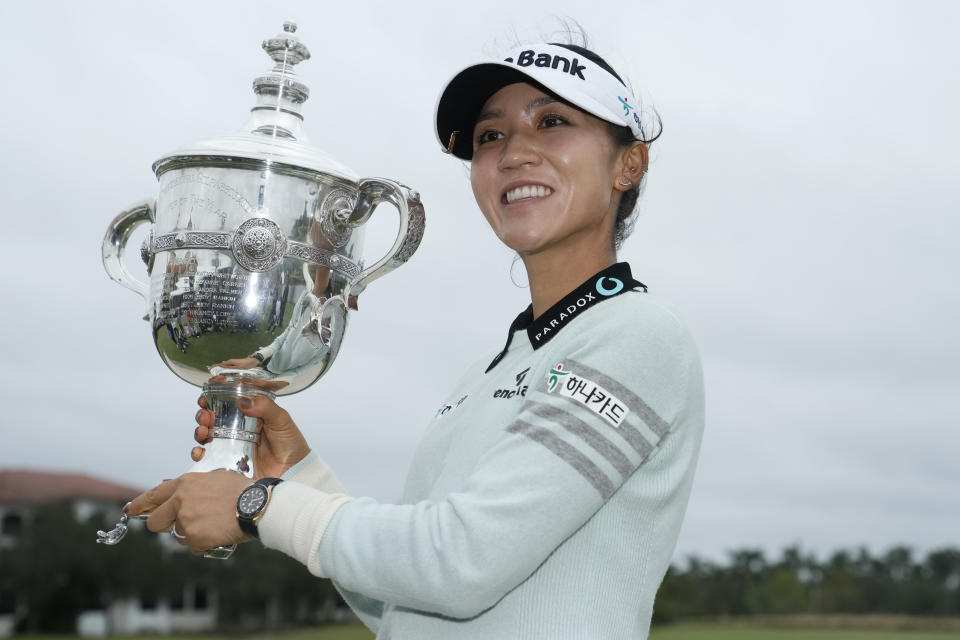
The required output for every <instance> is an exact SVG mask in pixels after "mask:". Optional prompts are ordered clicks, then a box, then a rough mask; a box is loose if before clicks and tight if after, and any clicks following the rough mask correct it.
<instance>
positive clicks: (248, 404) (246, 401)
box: [237, 397, 253, 409]
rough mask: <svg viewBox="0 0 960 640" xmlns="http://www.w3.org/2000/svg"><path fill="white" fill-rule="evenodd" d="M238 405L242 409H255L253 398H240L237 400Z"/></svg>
mask: <svg viewBox="0 0 960 640" xmlns="http://www.w3.org/2000/svg"><path fill="white" fill-rule="evenodd" d="M237 406H238V407H240V408H241V409H253V398H245V397H244V398H240V399H238V400H237Z"/></svg>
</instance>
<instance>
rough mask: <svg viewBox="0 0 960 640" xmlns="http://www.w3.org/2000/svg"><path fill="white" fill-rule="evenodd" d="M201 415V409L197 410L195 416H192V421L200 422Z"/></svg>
mask: <svg viewBox="0 0 960 640" xmlns="http://www.w3.org/2000/svg"><path fill="white" fill-rule="evenodd" d="M202 415H203V409H198V410H197V415H195V416H193V419H194V420H196V421H197V422H200V416H202Z"/></svg>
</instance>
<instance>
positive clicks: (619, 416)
mask: <svg viewBox="0 0 960 640" xmlns="http://www.w3.org/2000/svg"><path fill="white" fill-rule="evenodd" d="M547 392H548V393H554V392H556V393H558V394H559V395H561V396H566V397H568V398H571V399H572V400H576V401H577V402H579V403H580V404H582V405H583V406H585V407H586V408H587V409H589V410H590V411H592V412H593V413H595V414H597V415H598V416H600V417H601V418H603V419H604V420H606V421H607V422H608V423H609V424H610V425H611V426H613V427H619V426H620V424H621V423H622V422H623V421H624V419H626V417H627V415H628V414H629V413H630V408H629V407H627V405H625V404H624V403H623V402H621V401H620V399H619V398H617V397H616V396H615V395H613V394H612V393H610V392H609V391H607V390H606V389H604V388H603V387H601V386H600V385H599V384H597V383H596V382H594V381H592V380H589V379H587V378H584V377H583V376H578V375H577V374H576V372H574V371H569V370H567V369H566V368H565V367H564V366H563V363H562V362H561V363H559V364H557V366H555V367H554V368H553V369H551V370H550V372H549V373H548V374H547Z"/></svg>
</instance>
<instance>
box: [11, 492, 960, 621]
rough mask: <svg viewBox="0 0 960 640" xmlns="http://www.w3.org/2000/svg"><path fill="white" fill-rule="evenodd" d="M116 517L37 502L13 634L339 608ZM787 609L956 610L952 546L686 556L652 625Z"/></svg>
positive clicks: (327, 591)
mask: <svg viewBox="0 0 960 640" xmlns="http://www.w3.org/2000/svg"><path fill="white" fill-rule="evenodd" d="M110 515H111V518H115V516H116V514H115V513H112V514H110ZM114 522H115V519H110V520H108V519H107V518H106V517H105V516H104V514H100V513H95V514H94V515H92V516H91V517H90V518H89V519H87V520H86V521H83V522H78V521H77V519H76V516H75V513H74V510H73V508H72V506H71V505H70V504H67V503H58V504H56V503H55V504H48V505H43V506H40V507H38V508H36V509H35V510H34V511H33V514H32V517H30V518H28V519H26V521H25V522H24V524H23V527H22V529H21V531H19V533H18V534H17V537H16V544H15V545H13V546H8V547H7V548H4V549H0V614H3V613H10V612H12V611H14V610H15V609H19V611H20V612H21V613H25V615H22V616H21V617H20V620H19V624H18V631H20V632H31V633H39V632H73V631H74V625H75V621H76V617H77V615H78V614H79V613H80V612H82V611H85V610H89V609H99V608H103V607H105V606H106V605H107V604H108V603H109V602H110V601H111V600H112V599H114V598H118V597H138V598H140V599H141V601H142V602H143V601H151V602H158V601H161V600H166V601H167V602H175V601H176V600H177V599H178V598H182V596H183V593H184V585H185V584H192V585H197V586H200V587H202V588H203V589H204V590H205V591H206V592H207V593H209V594H211V597H210V599H211V601H213V600H215V601H216V602H217V608H218V616H219V620H220V621H221V630H229V629H230V627H231V625H232V626H234V627H238V626H242V627H243V628H244V629H254V628H266V627H270V626H278V625H283V626H293V625H297V624H310V623H314V624H315V623H317V622H320V621H322V619H323V616H322V614H321V612H322V611H326V612H327V613H329V612H330V610H331V608H332V607H334V606H338V605H340V604H342V603H341V601H340V600H339V596H338V595H337V594H336V591H335V590H334V588H333V586H332V584H331V583H330V582H329V581H328V580H320V579H317V578H315V577H314V576H312V575H310V574H309V573H308V572H307V570H306V569H305V568H304V567H303V566H302V565H300V564H299V563H298V562H296V561H295V560H293V559H291V558H288V557H287V556H285V555H283V554H280V553H277V552H274V551H270V550H267V549H265V548H263V547H262V546H261V545H260V544H257V543H251V544H246V545H241V547H240V548H239V550H238V551H237V553H235V554H234V556H233V557H232V558H231V559H229V560H227V561H216V560H203V559H199V558H196V557H194V556H193V555H192V554H190V553H189V552H186V551H185V550H182V549H179V548H171V545H165V544H161V542H160V540H161V538H160V535H163V534H160V535H156V534H152V533H149V532H148V531H146V529H142V530H132V531H131V532H130V533H129V534H128V535H127V537H126V538H125V539H124V540H123V542H122V543H120V544H119V545H117V546H114V547H104V546H101V545H96V544H95V543H94V532H95V531H96V530H97V529H110V528H112V527H113V524H114ZM793 613H821V614H832V613H842V614H865V613H884V614H908V615H922V616H960V549H955V548H944V549H937V550H934V551H931V552H929V553H927V554H926V555H924V556H922V557H921V556H920V555H918V554H915V553H914V552H913V551H912V550H911V549H910V548H909V547H905V546H899V547H894V548H892V549H889V550H888V551H886V552H884V553H880V554H877V555H873V554H871V552H870V551H869V550H868V549H866V548H860V549H854V550H840V551H837V552H835V553H833V554H832V555H830V556H829V557H827V558H825V559H822V560H821V559H819V558H817V557H816V556H815V555H814V554H812V553H810V552H805V551H803V550H802V549H801V548H800V547H796V546H795V547H790V548H787V549H785V550H784V551H783V552H782V553H781V554H780V556H779V558H777V559H771V558H768V557H767V556H766V555H765V554H764V553H763V552H762V551H760V550H755V549H743V550H738V551H733V552H731V553H730V554H729V558H728V561H727V562H726V563H719V562H711V561H708V560H706V559H703V558H700V557H697V556H691V557H689V558H687V559H686V560H685V561H683V562H682V563H680V564H675V565H673V566H671V567H670V569H669V571H668V572H667V575H666V577H665V579H664V581H663V584H662V585H661V587H660V590H659V592H658V593H657V599H656V603H655V606H654V622H655V623H668V622H672V621H676V620H682V619H684V618H693V617H696V618H705V617H706V618H711V617H726V616H750V615H764V614H793Z"/></svg>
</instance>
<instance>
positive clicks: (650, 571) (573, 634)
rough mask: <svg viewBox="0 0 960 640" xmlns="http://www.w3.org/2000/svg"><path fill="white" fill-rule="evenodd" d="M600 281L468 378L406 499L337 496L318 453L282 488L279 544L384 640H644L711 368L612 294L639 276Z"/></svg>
mask: <svg viewBox="0 0 960 640" xmlns="http://www.w3.org/2000/svg"><path fill="white" fill-rule="evenodd" d="M618 268H619V270H618ZM623 269H626V271H623ZM624 273H625V274H626V276H624ZM604 274H606V276H605V275H604ZM614 275H617V276H619V278H615V277H614ZM597 276H600V278H599V280H598V279H597ZM597 276H595V277H594V278H592V279H591V280H589V281H587V282H586V283H584V285H582V286H581V287H580V288H578V289H577V290H575V291H574V292H572V293H571V295H570V296H568V297H567V298H565V299H564V300H563V301H561V303H558V306H556V307H554V308H552V309H551V310H550V311H548V312H547V313H546V314H544V316H542V317H541V318H538V319H537V322H536V323H533V326H531V327H530V328H529V330H524V329H526V326H525V325H527V324H529V323H530V321H531V319H532V317H531V316H530V315H529V313H527V315H526V316H524V315H521V317H520V318H518V319H517V321H516V322H515V323H514V326H513V327H512V329H516V331H515V332H514V333H513V334H512V338H511V340H510V342H509V348H508V349H506V351H505V353H503V354H502V356H501V357H500V359H499V361H496V363H495V366H493V368H492V369H490V370H489V371H487V372H486V373H485V369H487V365H488V363H489V360H486V361H484V362H482V363H478V364H477V365H476V366H474V367H472V368H471V369H470V370H469V371H468V372H467V374H466V375H465V376H464V377H463V379H462V380H461V381H460V382H459V384H458V385H457V386H456V387H455V389H454V390H453V391H452V392H451V394H450V395H449V396H448V398H447V399H446V401H445V402H444V403H443V405H442V406H441V407H440V410H439V411H438V412H437V415H436V416H435V417H434V419H433V421H432V422H431V423H430V425H429V427H428V429H427V433H426V435H425V437H424V438H423V441H422V442H421V444H420V447H419V449H418V451H417V453H416V455H415V457H414V460H413V464H412V467H411V470H410V473H409V476H408V478H407V484H406V488H405V490H404V492H403V497H402V499H401V501H400V504H396V505H393V504H380V503H377V502H375V501H374V500H372V499H367V498H361V499H354V500H350V499H347V498H345V497H343V496H338V495H331V494H336V493H338V492H339V491H340V489H339V486H338V485H337V484H336V483H335V482H333V481H331V480H329V479H327V480H322V479H318V477H327V476H325V475H324V474H327V472H326V471H324V470H323V469H324V467H323V466H322V463H321V462H319V461H318V459H314V458H310V459H308V460H306V461H304V462H303V463H301V464H300V465H298V467H296V468H294V469H292V470H291V471H290V472H288V474H287V479H289V480H290V481H289V482H285V483H282V484H280V485H278V486H277V488H276V490H275V492H274V496H273V498H272V500H271V503H270V506H269V508H268V510H267V514H266V515H265V516H264V519H263V521H262V523H261V537H262V539H263V541H264V544H266V545H267V546H270V547H274V548H278V549H281V550H283V551H285V552H287V553H289V554H291V555H293V556H294V557H298V558H300V559H301V561H303V562H305V563H306V564H307V566H308V568H309V569H310V570H311V571H313V572H314V573H316V574H317V575H325V576H329V577H331V578H332V579H333V580H334V581H335V582H336V584H337V586H338V587H339V588H340V589H341V592H342V593H343V594H344V596H345V598H346V600H347V601H348V603H349V604H350V605H351V606H352V607H353V608H354V610H355V611H356V612H357V614H358V615H359V616H360V617H361V619H362V620H363V621H364V622H365V623H366V624H367V625H368V626H369V627H370V628H371V629H373V630H374V631H376V632H377V634H378V636H377V637H378V638H381V639H383V638H389V639H392V640H408V639H411V640H412V639H416V640H428V639H437V640H440V639H442V640H453V639H468V638H471V639H472V638H477V639H481V638H482V639H484V640H489V639H491V638H495V639H497V640H508V639H513V638H516V639H518V640H519V639H523V640H533V639H551V640H552V639H561V638H562V639H581V638H582V639H585V640H601V639H610V640H613V639H624V640H626V639H630V640H635V639H637V638H646V637H647V634H648V631H649V626H650V618H651V615H652V610H653V601H654V596H655V595H656V591H657V588H658V586H659V585H660V582H661V580H662V579H663V575H664V573H665V572H666V570H667V567H668V566H669V563H670V559H671V556H672V553H673V549H674V545H675V543H676V539H677V535H678V532H679V529H680V523H681V521H682V519H683V514H684V510H685V508H686V504H687V498H688V496H689V492H690V486H691V483H692V480H693V474H694V467H695V464H696V459H697V454H698V451H699V446H700V440H701V436H702V432H703V424H704V401H703V383H702V373H701V368H700V362H699V358H698V356H697V352H696V348H695V346H694V343H693V340H692V339H691V337H690V334H689V332H688V331H687V329H686V328H685V327H684V325H683V324H682V323H681V321H680V320H679V319H678V318H677V316H676V315H675V314H674V313H673V312H672V311H671V310H669V308H668V307H667V306H665V305H664V304H663V303H662V302H660V301H658V300H657V299H656V298H654V297H653V296H651V295H650V294H648V293H645V292H643V291H639V290H637V291H630V290H628V289H629V286H628V287H626V288H624V290H623V291H621V290H618V289H616V288H615V286H613V285H614V284H615V283H616V282H620V281H623V280H627V282H628V283H630V282H633V281H632V280H630V279H629V269H628V268H627V267H626V265H614V267H611V268H610V269H608V270H605V271H604V272H601V273H600V274H597ZM604 277H607V278H608V279H607V280H606V281H604ZM637 284H639V283H637ZM611 291H613V292H614V293H612V294H610V293H609V292H611ZM598 292H599V293H598ZM607 295H609V297H607ZM585 296H586V297H587V299H586V301H585V302H584V297H585ZM570 301H573V304H572V306H571V305H570ZM578 301H581V302H584V304H580V305H579V306H578ZM564 307H566V313H565V312H564ZM551 314H553V315H551ZM561 316H563V317H561ZM551 319H553V322H551ZM534 344H536V345H537V348H536V349H535V348H534V346H533V345H534ZM307 483H308V484H312V485H313V486H314V487H320V489H321V490H318V489H316V488H312V487H308V486H307ZM361 594H362V595H361Z"/></svg>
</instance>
